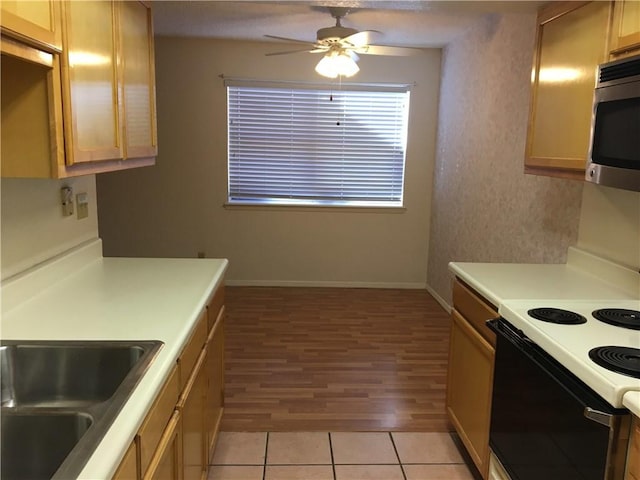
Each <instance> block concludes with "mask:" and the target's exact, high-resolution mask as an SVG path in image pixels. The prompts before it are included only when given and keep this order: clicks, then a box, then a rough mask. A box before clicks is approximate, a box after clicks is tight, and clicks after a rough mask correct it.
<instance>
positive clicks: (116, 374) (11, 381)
mask: <svg viewBox="0 0 640 480" xmlns="http://www.w3.org/2000/svg"><path fill="white" fill-rule="evenodd" d="M161 346H162V342H158V341H140V342H138V341H136V342H89V341H87V342H78V341H69V342H57V341H56V342H53V341H51V342H27V341H6V340H3V341H0V384H1V397H0V406H1V412H0V414H1V418H2V421H1V423H0V427H1V430H2V443H1V444H0V447H1V448H0V450H1V452H0V453H1V455H0V465H1V466H2V468H1V470H0V478H1V479H2V480H7V479H14V478H16V479H17V478H38V479H40V478H57V479H65V480H67V479H71V478H75V477H77V475H78V474H79V473H80V471H81V470H82V468H83V467H84V465H85V464H86V462H87V460H88V459H89V457H90V456H91V454H92V453H93V451H94V450H95V448H96V446H97V445H98V444H99V443H100V441H101V440H102V438H103V436H104V435H105V433H106V432H107V430H108V429H109V427H110V425H111V424H112V423H113V421H114V419H115V418H116V417H117V415H118V413H119V412H120V410H121V409H122V407H123V406H124V404H125V403H126V401H127V399H128V398H129V396H130V395H131V392H132V391H133V390H134V388H135V387H136V385H137V383H138V382H139V380H140V378H141V377H142V375H144V373H145V372H146V370H147V368H148V367H149V365H150V363H151V362H152V360H153V358H154V357H155V355H156V354H157V352H158V350H159V349H160V348H161ZM36 459H37V460H36Z"/></svg>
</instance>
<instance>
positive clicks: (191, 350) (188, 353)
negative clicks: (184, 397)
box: [178, 309, 207, 391]
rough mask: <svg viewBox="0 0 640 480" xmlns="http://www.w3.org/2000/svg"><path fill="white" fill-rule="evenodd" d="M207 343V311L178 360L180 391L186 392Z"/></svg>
mask: <svg viewBox="0 0 640 480" xmlns="http://www.w3.org/2000/svg"><path fill="white" fill-rule="evenodd" d="M206 342H207V310H206V309H205V310H203V311H202V313H201V314H200V317H199V318H198V322H197V323H196V328H195V329H194V331H193V334H192V335H191V338H190V339H189V341H188V342H187V346H186V347H184V350H182V354H181V355H180V358H178V370H179V371H180V391H183V390H184V387H185V386H186V385H187V381H188V380H189V377H190V376H191V372H192V371H193V367H194V366H195V364H196V361H197V360H198V356H199V355H200V352H201V351H202V347H204V344H205V343H206Z"/></svg>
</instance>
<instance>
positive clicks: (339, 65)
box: [316, 51, 360, 78]
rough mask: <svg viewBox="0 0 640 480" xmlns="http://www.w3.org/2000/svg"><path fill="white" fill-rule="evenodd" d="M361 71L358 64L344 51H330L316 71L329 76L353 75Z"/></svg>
mask: <svg viewBox="0 0 640 480" xmlns="http://www.w3.org/2000/svg"><path fill="white" fill-rule="evenodd" d="M359 71H360V68H359V67H358V64H357V63H356V62H355V60H354V59H353V58H351V56H350V55H349V54H348V53H346V52H344V51H342V52H329V53H327V54H326V55H325V56H324V57H322V59H321V60H320V61H319V62H318V64H317V65H316V72H318V73H319V74H320V75H322V76H323V77H328V78H336V77H337V76H338V75H341V76H343V77H352V76H354V75H355V74H356V73H358V72H359Z"/></svg>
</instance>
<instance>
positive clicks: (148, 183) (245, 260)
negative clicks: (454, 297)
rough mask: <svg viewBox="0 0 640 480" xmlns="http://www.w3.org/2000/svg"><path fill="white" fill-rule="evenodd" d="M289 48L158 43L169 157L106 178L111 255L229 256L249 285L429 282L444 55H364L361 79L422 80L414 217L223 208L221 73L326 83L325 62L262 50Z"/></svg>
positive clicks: (104, 208) (412, 168)
mask: <svg viewBox="0 0 640 480" xmlns="http://www.w3.org/2000/svg"><path fill="white" fill-rule="evenodd" d="M294 47H297V46H294ZM288 49H291V45H286V44H279V43H278V44H276V43H264V42H241V41H221V40H206V39H179V38H158V39H157V41H156V63H157V67H156V72H157V73H156V74H157V103H158V128H159V134H158V138H159V152H160V153H159V156H158V161H157V165H156V166H155V167H152V168H148V169H141V170H137V171H135V170H132V171H126V172H116V173H112V174H107V175H99V176H98V194H99V217H100V234H101V237H102V239H103V242H104V252H105V255H108V256H159V257H194V256H196V254H197V252H198V251H205V252H206V254H207V256H208V257H226V258H228V259H229V260H230V268H229V271H228V275H227V279H228V280H229V281H230V282H239V283H266V284H269V283H272V284H273V283H280V284H305V283H313V284H322V283H327V284H347V285H377V286H383V285H398V286H420V285H422V286H424V285H425V283H426V265H427V248H428V241H429V216H430V208H431V207H430V199H431V193H430V188H431V183H432V172H433V164H434V156H435V153H434V145H435V135H436V124H437V108H438V93H439V82H440V50H425V51H424V53H423V54H421V55H419V56H416V57H373V56H365V55H362V58H361V60H360V62H359V65H360V68H361V71H360V73H359V74H358V75H357V76H356V77H354V81H356V82H395V83H413V82H416V85H415V87H413V88H412V91H411V107H410V127H409V140H408V144H409V146H408V152H407V158H406V179H407V180H406V185H405V206H406V210H405V211H404V212H379V211H375V212H372V211H365V210H360V211H354V210H336V209H300V210H295V209H282V208H280V209H278V208H276V209H271V208H261V209H259V208H252V209H242V208H240V209H225V208H224V207H223V204H224V202H225V200H226V188H227V185H226V126H225V124H226V111H225V106H226V91H225V89H224V87H223V83H222V80H221V79H220V78H219V77H218V76H219V75H220V74H224V75H226V76H231V77H240V78H261V79H275V80H298V81H314V82H317V81H319V80H321V77H319V76H318V75H317V74H316V73H315V72H314V71H313V68H314V66H315V63H317V62H318V60H319V57H318V56H315V55H309V54H297V55H285V56H273V57H266V56H265V55H264V54H265V53H266V52H274V51H278V50H288ZM336 88H339V86H338V85H336Z"/></svg>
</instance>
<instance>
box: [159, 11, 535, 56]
mask: <svg viewBox="0 0 640 480" xmlns="http://www.w3.org/2000/svg"><path fill="white" fill-rule="evenodd" d="M542 3H543V2H538V1H536V2H534V1H491V2H488V1H481V0H475V1H452V0H450V1H427V0H407V1H405V0H369V1H355V0H334V1H297V0H290V1H283V0H281V1H267V0H263V1H242V0H240V1H238V0H236V1H227V0H222V1H193V0H182V1H156V2H154V3H153V11H154V19H155V20H154V28H155V33H156V35H165V36H189V37H211V38H227V39H242V40H267V39H265V38H264V35H276V36H280V37H287V38H294V39H299V40H306V41H310V42H313V41H315V39H316V31H317V30H318V29H319V28H323V27H330V26H333V25H335V20H334V19H333V18H332V17H331V15H330V14H329V11H328V8H327V7H328V6H341V7H348V8H350V9H351V10H350V12H349V14H348V15H347V16H346V18H345V19H344V20H343V22H342V24H343V26H345V27H351V28H356V29H357V30H379V31H381V32H383V35H381V36H379V37H377V38H378V39H377V40H376V42H375V44H377V45H394V46H414V47H442V46H444V45H445V44H447V43H448V42H449V41H451V40H452V39H453V38H455V37H456V36H458V35H459V34H460V33H461V32H463V31H464V30H465V29H467V28H468V27H469V26H470V25H471V24H472V23H474V22H476V21H477V20H478V19H479V18H481V17H482V16H483V15H487V14H490V13H524V12H533V11H535V10H536V8H537V7H539V6H540V5H541V4H542Z"/></svg>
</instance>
